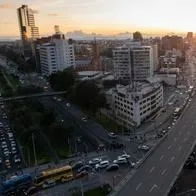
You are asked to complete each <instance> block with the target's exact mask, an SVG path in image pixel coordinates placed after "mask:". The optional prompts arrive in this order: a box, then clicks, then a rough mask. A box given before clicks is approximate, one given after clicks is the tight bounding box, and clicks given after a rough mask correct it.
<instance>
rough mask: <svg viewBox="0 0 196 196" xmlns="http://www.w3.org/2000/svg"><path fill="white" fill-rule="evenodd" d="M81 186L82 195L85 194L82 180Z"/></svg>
mask: <svg viewBox="0 0 196 196" xmlns="http://www.w3.org/2000/svg"><path fill="white" fill-rule="evenodd" d="M80 187H81V193H82V196H84V189H83V184H82V180H80Z"/></svg>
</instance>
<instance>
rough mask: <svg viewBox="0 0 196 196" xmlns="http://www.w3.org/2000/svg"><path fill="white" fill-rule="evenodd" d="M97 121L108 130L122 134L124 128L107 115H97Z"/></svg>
mask: <svg viewBox="0 0 196 196" xmlns="http://www.w3.org/2000/svg"><path fill="white" fill-rule="evenodd" d="M95 120H96V121H97V122H98V123H99V124H101V125H102V126H103V127H104V128H105V129H106V130H108V131H112V132H119V131H120V132H121V130H122V126H121V125H118V124H117V123H116V122H115V121H113V120H111V119H109V118H108V117H107V116H105V115H103V114H102V115H96V117H95Z"/></svg>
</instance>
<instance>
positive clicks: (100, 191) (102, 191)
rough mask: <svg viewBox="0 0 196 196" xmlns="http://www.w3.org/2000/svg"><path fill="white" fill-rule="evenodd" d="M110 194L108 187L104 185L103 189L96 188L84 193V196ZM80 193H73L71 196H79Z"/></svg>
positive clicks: (104, 195)
mask: <svg viewBox="0 0 196 196" xmlns="http://www.w3.org/2000/svg"><path fill="white" fill-rule="evenodd" d="M110 192H111V187H110V186H109V185H104V187H98V188H95V189H91V190H88V191H87V192H85V193H84V196H107V195H108V194H109V193H110ZM80 195H81V193H80V192H79V193H78V192H77V193H73V194H72V196H80Z"/></svg>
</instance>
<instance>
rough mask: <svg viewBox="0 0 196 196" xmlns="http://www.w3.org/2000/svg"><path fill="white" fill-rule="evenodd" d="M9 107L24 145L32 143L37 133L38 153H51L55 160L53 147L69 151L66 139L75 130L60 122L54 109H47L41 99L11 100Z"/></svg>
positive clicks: (18, 135) (10, 114) (11, 118)
mask: <svg viewBox="0 0 196 196" xmlns="http://www.w3.org/2000/svg"><path fill="white" fill-rule="evenodd" d="M8 109H9V111H10V113H9V117H10V121H11V122H12V124H14V128H15V131H16V135H17V138H18V140H19V141H20V143H21V145H22V146H23V147H28V145H32V142H29V141H31V137H32V134H35V135H36V136H37V137H35V143H36V148H37V149H36V150H37V152H39V153H38V154H41V155H44V154H45V155H46V154H49V155H50V157H52V158H53V160H54V159H56V156H57V155H56V152H55V151H54V150H53V149H64V150H65V151H67V150H66V149H67V148H68V144H67V143H66V142H65V141H67V138H68V137H70V136H71V134H72V131H73V130H72V129H71V128H70V127H68V126H66V125H65V124H63V123H62V122H60V121H59V120H58V119H57V118H56V115H55V114H54V111H53V110H46V109H45V108H44V106H43V105H42V104H41V103H40V102H39V101H37V100H32V99H28V100H26V101H15V102H10V103H9V104H8ZM31 149H32V148H31ZM57 153H58V152H57Z"/></svg>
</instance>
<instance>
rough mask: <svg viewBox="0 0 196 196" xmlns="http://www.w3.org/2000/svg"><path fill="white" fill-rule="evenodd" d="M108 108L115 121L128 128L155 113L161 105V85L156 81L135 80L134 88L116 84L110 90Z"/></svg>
mask: <svg viewBox="0 0 196 196" xmlns="http://www.w3.org/2000/svg"><path fill="white" fill-rule="evenodd" d="M111 95H112V96H111V100H109V102H110V108H111V110H112V113H113V114H114V117H115V119H116V121H117V123H119V124H121V125H122V126H124V127H126V128H127V129H130V127H131V126H139V125H140V124H141V123H142V121H144V120H146V119H149V118H150V117H153V116H155V115H157V113H158V112H159V110H160V108H161V107H162V106H163V87H162V85H161V84H160V83H157V82H150V81H146V82H137V84H136V87H135V89H132V90H131V89H130V87H129V86H122V85H117V86H116V88H114V89H112V91H111Z"/></svg>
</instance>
